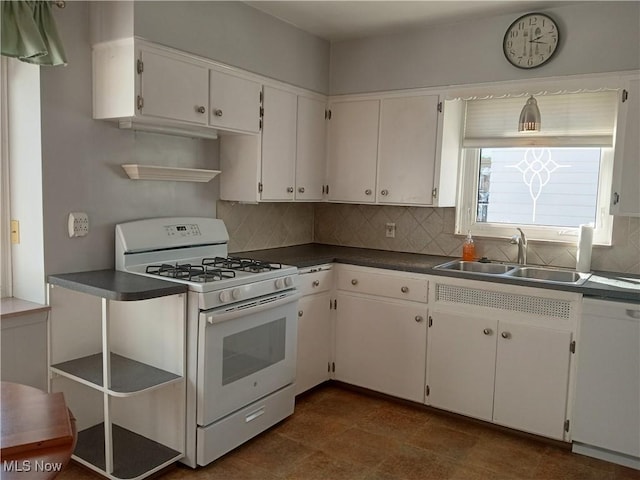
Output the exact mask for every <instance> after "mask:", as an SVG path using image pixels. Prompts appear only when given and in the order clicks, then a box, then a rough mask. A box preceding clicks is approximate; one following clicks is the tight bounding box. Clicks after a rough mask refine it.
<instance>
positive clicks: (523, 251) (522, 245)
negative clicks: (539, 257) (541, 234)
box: [511, 228, 527, 265]
mask: <svg viewBox="0 0 640 480" xmlns="http://www.w3.org/2000/svg"><path fill="white" fill-rule="evenodd" d="M517 230H518V231H519V232H520V235H514V236H513V237H511V243H512V244H514V245H518V263H519V264H521V265H526V264H527V237H525V236H524V232H523V231H522V229H521V228H518V229H517Z"/></svg>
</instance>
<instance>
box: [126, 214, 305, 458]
mask: <svg viewBox="0 0 640 480" xmlns="http://www.w3.org/2000/svg"><path fill="white" fill-rule="evenodd" d="M228 240H229V237H228V234H227V230H226V228H225V226H224V223H223V222H222V220H218V219H213V218H201V217H170V218H153V219H146V220H138V221H134V222H128V223H122V224H119V225H116V269H117V270H122V271H126V272H129V273H134V274H138V275H145V276H150V277H156V278H157V277H158V276H160V277H162V278H164V279H165V280H168V281H173V282H180V283H184V284H186V285H187V286H188V288H189V294H188V302H187V347H186V356H187V358H186V362H187V379H188V382H187V419H186V421H187V425H186V432H187V441H186V452H185V458H184V459H183V460H182V462H183V463H185V464H187V465H189V466H191V467H194V468H195V467H196V466H197V465H206V464H208V463H210V462H212V461H213V460H215V459H216V458H218V457H220V456H222V455H224V454H225V453H227V452H228V451H230V450H232V449H233V448H235V447H237V446H238V445H240V444H242V443H244V442H245V441H247V440H248V439H250V438H251V437H253V436H255V435H257V434H258V433H260V432H262V431H264V430H265V429H267V428H269V427H270V426H272V425H274V424H275V423H277V422H279V421H280V420H282V419H284V418H286V417H287V416H289V415H291V414H292V413H293V408H294V399H295V388H294V380H295V370H296V339H297V311H298V308H297V304H298V298H299V296H300V294H299V292H298V290H297V288H296V287H297V283H298V280H297V278H298V276H297V269H296V267H293V266H288V265H280V264H273V263H265V262H258V261H254V260H249V259H243V258H237V257H229V256H228V250H227V244H228Z"/></svg>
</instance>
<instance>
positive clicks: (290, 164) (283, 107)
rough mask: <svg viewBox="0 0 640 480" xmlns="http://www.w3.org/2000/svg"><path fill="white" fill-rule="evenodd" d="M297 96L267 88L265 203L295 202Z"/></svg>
mask: <svg viewBox="0 0 640 480" xmlns="http://www.w3.org/2000/svg"><path fill="white" fill-rule="evenodd" d="M297 108H298V107H297V95H296V94H294V93H291V92H287V91H284V90H279V89H277V88H272V87H268V86H265V87H264V123H263V125H262V194H261V197H260V198H261V199H262V200H267V201H269V200H271V201H273V200H293V191H294V182H295V162H296V112H297Z"/></svg>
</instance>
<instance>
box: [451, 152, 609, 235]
mask: <svg viewBox="0 0 640 480" xmlns="http://www.w3.org/2000/svg"><path fill="white" fill-rule="evenodd" d="M515 146H518V147H521V145H514V147H515ZM487 148H488V147H487ZM494 148H504V147H503V146H500V147H494ZM601 149H602V156H601V164H600V174H599V177H598V199H597V205H596V212H597V213H596V225H595V228H594V235H593V243H594V244H596V245H611V244H612V234H613V216H612V215H610V214H609V203H610V200H611V184H612V180H613V157H614V148H613V147H601ZM480 151H481V148H463V149H462V155H461V160H460V161H461V165H460V168H459V177H458V185H459V188H458V202H457V206H458V208H456V228H455V233H456V234H457V235H466V234H467V233H468V232H471V234H472V235H474V236H478V237H489V238H491V237H493V238H504V239H508V238H511V237H512V236H513V235H514V234H516V233H517V232H516V227H521V228H522V229H523V230H524V231H525V234H526V235H527V238H528V239H529V240H538V241H545V242H554V243H568V244H576V242H577V240H578V235H579V232H580V227H565V228H563V227H558V226H542V225H540V226H537V225H519V224H504V223H500V224H498V223H490V222H477V221H476V217H477V209H478V182H479V167H480Z"/></svg>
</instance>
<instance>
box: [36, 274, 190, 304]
mask: <svg viewBox="0 0 640 480" xmlns="http://www.w3.org/2000/svg"><path fill="white" fill-rule="evenodd" d="M47 281H48V282H49V283H50V284H52V285H58V286H60V287H64V288H68V289H69V290H75V291H77V292H82V293H87V294H89V295H94V296H96V297H102V298H107V299H109V300H120V301H136V300H147V299H150V298H157V297H164V296H167V295H176V294H180V293H186V292H187V286H186V285H184V284H182V283H176V282H170V281H166V280H160V279H156V278H150V277H145V276H143V275H135V274H132V273H126V272H120V271H117V270H95V271H91V272H75V273H61V274H56V275H49V276H48V277H47Z"/></svg>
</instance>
